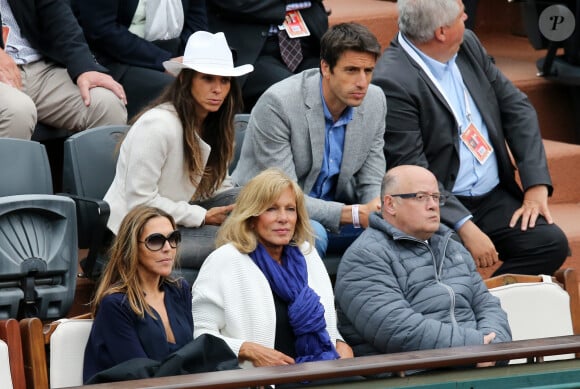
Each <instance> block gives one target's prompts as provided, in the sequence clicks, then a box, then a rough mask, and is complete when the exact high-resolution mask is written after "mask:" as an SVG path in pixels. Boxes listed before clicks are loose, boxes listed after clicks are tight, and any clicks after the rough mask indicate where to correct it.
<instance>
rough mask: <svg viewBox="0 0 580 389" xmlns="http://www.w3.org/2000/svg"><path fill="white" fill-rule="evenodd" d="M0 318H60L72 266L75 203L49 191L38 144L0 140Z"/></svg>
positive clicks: (72, 281)
mask: <svg viewBox="0 0 580 389" xmlns="http://www.w3.org/2000/svg"><path fill="white" fill-rule="evenodd" d="M0 180H1V181H2V182H3V184H2V185H0V319H7V318H22V317H25V316H38V317H40V318H42V319H55V318H59V317H63V316H65V315H66V313H67V312H68V310H69V308H70V306H71V305H72V302H73V299H74V292H75V286H76V273H77V266H78V258H77V255H78V252H77V246H76V242H77V230H76V210H75V203H74V201H73V200H71V199H70V198H68V197H64V196H56V195H53V194H52V179H51V174H50V165H49V162H48V157H47V154H46V151H45V148H44V146H43V145H41V144H40V143H38V142H34V141H27V140H20V139H9V138H2V139H0Z"/></svg>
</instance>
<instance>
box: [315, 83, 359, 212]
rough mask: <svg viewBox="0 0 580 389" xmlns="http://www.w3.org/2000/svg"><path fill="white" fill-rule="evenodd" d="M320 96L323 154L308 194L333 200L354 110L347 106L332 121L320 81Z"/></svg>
mask: <svg viewBox="0 0 580 389" xmlns="http://www.w3.org/2000/svg"><path fill="white" fill-rule="evenodd" d="M320 98H321V99H322V109H323V112H324V127H325V139H324V155H323V157H322V167H321V168H320V174H318V178H317V179H316V182H315V183H314V186H313V187H312V191H311V192H310V193H309V195H310V196H311V197H315V198H317V199H322V200H334V194H335V192H336V182H337V180H338V174H339V173H340V164H341V163H342V158H343V155H342V151H343V149H344V136H345V133H346V125H347V124H348V123H349V122H350V121H351V120H352V115H353V111H354V110H353V108H352V107H347V108H346V109H345V110H344V112H343V113H342V115H340V117H339V118H338V120H337V121H336V122H334V121H333V119H332V115H331V113H330V111H329V109H328V106H327V105H326V101H324V96H323V95H322V82H321V84H320Z"/></svg>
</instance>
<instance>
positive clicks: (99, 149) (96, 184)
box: [62, 126, 129, 278]
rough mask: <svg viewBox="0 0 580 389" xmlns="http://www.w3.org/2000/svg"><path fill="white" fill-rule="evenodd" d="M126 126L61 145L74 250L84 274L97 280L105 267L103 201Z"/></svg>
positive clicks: (83, 134)
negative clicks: (81, 252) (72, 206)
mask: <svg viewBox="0 0 580 389" xmlns="http://www.w3.org/2000/svg"><path fill="white" fill-rule="evenodd" d="M128 128H129V126H102V127H96V128H91V129H88V130H86V131H83V132H79V133H77V134H74V135H71V136H70V137H69V138H68V139H67V140H66V141H65V142H64V167H63V184H62V187H63V191H64V192H65V193H67V194H69V195H70V196H71V198H73V199H74V200H75V202H76V206H77V215H78V231H79V232H78V238H79V241H78V246H79V248H80V249H88V253H87V256H86V257H85V258H84V259H83V260H81V266H82V268H83V271H84V274H85V275H86V276H87V277H89V278H97V277H98V275H99V273H100V269H101V268H102V266H103V265H104V263H105V261H106V260H105V256H106V255H105V253H104V251H105V250H106V249H107V246H108V244H107V234H108V233H109V232H108V230H107V221H108V219H109V213H110V210H109V205H108V204H107V203H106V202H105V201H103V197H104V196H105V193H106V192H107V190H108V189H109V186H110V185H111V182H113V178H114V177H115V168H116V165H117V145H118V144H119V141H120V140H121V139H122V137H123V136H124V135H125V133H126V132H127V130H128Z"/></svg>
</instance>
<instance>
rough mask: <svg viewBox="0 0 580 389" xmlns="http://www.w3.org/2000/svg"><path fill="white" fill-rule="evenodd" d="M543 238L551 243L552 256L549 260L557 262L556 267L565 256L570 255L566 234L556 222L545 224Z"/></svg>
mask: <svg viewBox="0 0 580 389" xmlns="http://www.w3.org/2000/svg"><path fill="white" fill-rule="evenodd" d="M545 230H546V231H545V234H544V236H545V239H546V241H547V242H550V243H551V247H552V252H553V254H552V257H551V260H552V261H553V262H555V263H558V267H559V266H560V265H561V264H562V263H563V262H564V260H565V259H566V257H568V256H569V255H570V245H569V243H568V238H567V237H566V234H565V233H564V231H562V229H561V228H560V227H558V226H557V225H556V224H550V225H547V228H545Z"/></svg>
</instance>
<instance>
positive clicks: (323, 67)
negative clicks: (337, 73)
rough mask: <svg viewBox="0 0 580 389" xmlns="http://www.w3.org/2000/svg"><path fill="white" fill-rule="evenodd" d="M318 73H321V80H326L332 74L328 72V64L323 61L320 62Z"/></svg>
mask: <svg viewBox="0 0 580 389" xmlns="http://www.w3.org/2000/svg"><path fill="white" fill-rule="evenodd" d="M320 72H321V73H322V78H328V77H330V73H332V72H331V71H330V66H329V65H328V62H326V61H325V60H323V59H321V60H320Z"/></svg>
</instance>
